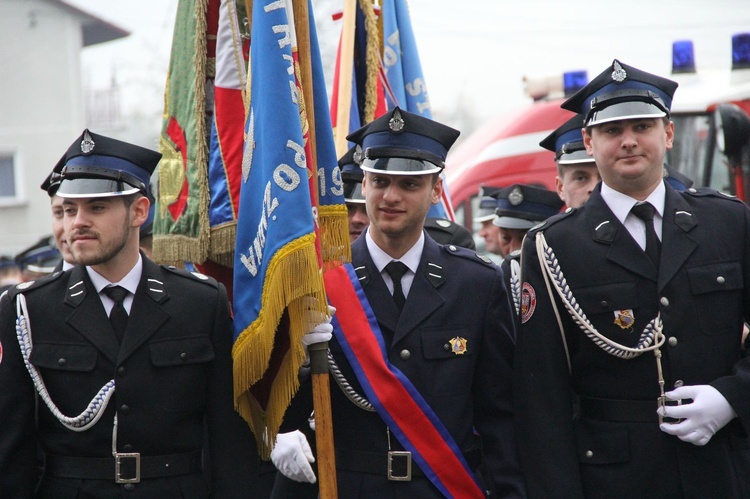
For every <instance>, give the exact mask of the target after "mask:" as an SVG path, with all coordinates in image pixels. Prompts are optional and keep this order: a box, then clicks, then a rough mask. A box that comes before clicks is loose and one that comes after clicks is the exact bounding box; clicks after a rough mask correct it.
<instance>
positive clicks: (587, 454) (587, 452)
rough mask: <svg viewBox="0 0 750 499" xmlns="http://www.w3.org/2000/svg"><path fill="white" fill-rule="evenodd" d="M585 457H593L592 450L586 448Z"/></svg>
mask: <svg viewBox="0 0 750 499" xmlns="http://www.w3.org/2000/svg"><path fill="white" fill-rule="evenodd" d="M586 457H587V458H588V459H591V458H592V457H594V451H592V450H587V451H586Z"/></svg>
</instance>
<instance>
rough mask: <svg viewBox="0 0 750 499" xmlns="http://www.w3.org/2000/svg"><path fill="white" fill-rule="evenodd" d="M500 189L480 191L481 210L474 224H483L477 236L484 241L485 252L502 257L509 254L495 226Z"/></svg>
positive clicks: (482, 188) (498, 229)
mask: <svg viewBox="0 0 750 499" xmlns="http://www.w3.org/2000/svg"><path fill="white" fill-rule="evenodd" d="M499 191H500V187H486V186H483V187H481V188H480V189H479V209H478V210H477V214H476V216H475V217H474V223H478V224H481V226H480V228H479V231H478V232H477V235H478V236H479V237H481V238H482V239H483V240H484V250H485V251H486V252H487V253H492V254H493V255H497V256H500V257H505V255H507V254H508V253H509V251H507V250H508V248H507V245H503V242H502V241H501V240H500V228H499V227H498V226H497V225H495V224H493V223H492V221H493V220H495V210H497V194H498V192H499Z"/></svg>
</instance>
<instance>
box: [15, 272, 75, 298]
mask: <svg viewBox="0 0 750 499" xmlns="http://www.w3.org/2000/svg"><path fill="white" fill-rule="evenodd" d="M63 274H64V272H61V271H59V272H55V273H54V274H50V275H47V276H44V277H42V278H41V279H37V280H36V281H26V282H22V283H19V284H16V285H15V286H13V287H11V288H8V298H10V299H11V300H15V299H16V295H18V294H20V293H25V292H27V291H32V290H35V289H39V288H42V287H44V286H46V285H47V284H49V283H51V282H55V281H56V280H57V279H59V278H60V276H62V275H63Z"/></svg>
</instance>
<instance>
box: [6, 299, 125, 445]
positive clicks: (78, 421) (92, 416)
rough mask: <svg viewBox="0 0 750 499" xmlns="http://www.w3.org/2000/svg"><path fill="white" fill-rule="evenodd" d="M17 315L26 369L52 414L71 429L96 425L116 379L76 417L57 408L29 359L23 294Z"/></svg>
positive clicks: (18, 335) (29, 322) (28, 341)
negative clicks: (67, 414) (69, 415)
mask: <svg viewBox="0 0 750 499" xmlns="http://www.w3.org/2000/svg"><path fill="white" fill-rule="evenodd" d="M16 316H17V318H16V337H17V338H18V345H19V347H20V348H21V355H22V356H23V362H24V364H25V365H26V370H27V371H29V375H30V376H31V380H32V381H33V382H34V387H36V391H37V392H39V396H40V397H41V398H42V400H43V401H44V403H45V404H47V407H48V408H49V410H50V411H51V412H52V414H53V415H54V416H55V417H56V418H57V419H58V420H59V421H60V423H62V424H63V425H64V426H65V427H66V428H68V429H69V430H72V431H86V430H88V429H89V428H91V427H92V426H94V425H95V424H96V423H97V421H99V418H101V417H102V415H103V414H104V410H105V409H106V408H107V404H108V403H109V399H110V398H112V395H113V394H114V393H115V380H110V381H109V382H108V383H107V384H105V385H104V386H103V387H102V388H101V389H100V390H99V393H97V394H96V396H94V398H93V399H91V402H90V403H89V405H88V407H86V409H84V411H83V412H82V413H81V414H79V415H78V416H75V417H68V416H66V415H64V414H63V413H62V412H60V409H58V408H57V406H56V405H55V403H54V402H52V398H51V397H50V394H49V392H48V391H47V387H46V386H45V385H44V380H43V379H42V375H41V374H40V373H39V371H38V370H37V368H36V367H35V366H34V365H33V364H32V363H31V362H30V361H29V357H30V356H31V349H32V346H33V343H32V341H31V321H30V320H29V312H28V310H27V308H26V297H25V296H24V295H23V294H19V295H18V297H17V298H16Z"/></svg>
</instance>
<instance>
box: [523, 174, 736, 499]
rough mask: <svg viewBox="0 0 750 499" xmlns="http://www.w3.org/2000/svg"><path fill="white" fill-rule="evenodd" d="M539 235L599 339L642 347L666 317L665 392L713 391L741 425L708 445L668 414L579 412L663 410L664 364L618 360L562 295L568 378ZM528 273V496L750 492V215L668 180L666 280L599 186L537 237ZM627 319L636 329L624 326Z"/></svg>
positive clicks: (531, 241)
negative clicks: (620, 416)
mask: <svg viewBox="0 0 750 499" xmlns="http://www.w3.org/2000/svg"><path fill="white" fill-rule="evenodd" d="M540 234H544V237H545V238H546V240H547V243H548V244H549V246H550V247H551V248H552V250H553V251H554V254H555V255H556V257H557V260H558V261H559V268H560V269H561V270H562V272H563V274H564V277H565V278H566V279H567V283H568V285H569V287H570V291H571V293H572V296H574V297H575V299H576V300H577V302H578V304H579V305H580V307H581V309H582V311H583V312H584V313H585V314H586V316H587V317H588V319H589V320H590V321H591V323H592V324H593V325H594V327H595V328H596V329H597V330H598V331H599V333H601V334H602V335H604V336H606V337H607V338H609V339H611V340H614V341H616V342H618V343H621V344H624V345H626V346H629V347H635V345H636V343H637V341H638V339H639V336H640V334H641V332H642V331H643V330H644V327H645V326H646V324H647V323H648V322H649V321H651V320H652V319H653V318H654V317H656V315H657V313H661V318H662V320H663V325H664V329H663V331H664V335H665V336H666V342H665V343H664V345H663V346H662V347H661V354H662V365H663V376H664V380H665V382H666V384H665V391H669V390H671V389H673V388H674V387H675V386H681V385H686V386H687V385H702V384H703V385H705V384H709V385H711V386H713V387H715V388H716V389H717V390H719V392H721V394H722V395H723V396H724V397H725V398H726V399H727V400H728V401H729V403H730V404H731V405H732V407H733V408H734V410H735V411H736V412H737V415H738V417H737V418H736V419H734V420H733V421H732V422H730V423H729V424H728V425H727V426H725V427H724V428H723V429H721V430H720V431H719V432H717V433H716V434H715V435H714V436H713V438H712V439H711V441H710V442H709V443H708V444H707V445H705V446H703V447H698V446H695V445H693V444H690V443H686V442H682V441H681V440H679V439H678V438H677V437H675V436H671V435H668V434H666V433H664V432H662V431H660V429H659V427H658V422H657V421H656V420H655V419H654V420H653V421H652V422H633V421H632V420H629V421H620V422H618V421H612V420H611V419H608V418H597V419H594V418H591V417H588V416H586V415H585V414H583V416H581V417H578V416H575V417H574V412H573V405H574V401H575V399H576V398H577V397H585V398H595V399H615V400H625V401H656V399H657V397H658V396H659V386H658V384H657V380H658V375H657V365H656V360H655V356H654V353H653V352H646V353H643V354H642V355H640V356H638V357H636V358H634V359H630V360H625V359H621V358H618V357H615V356H613V355H611V354H609V353H607V352H605V351H604V350H603V349H601V348H600V347H599V346H597V345H596V344H595V343H594V342H593V341H592V340H591V339H589V338H588V337H587V336H585V335H584V333H583V332H582V330H581V329H580V328H579V327H578V325H577V324H575V323H574V322H573V320H572V319H571V316H570V314H569V313H568V311H567V310H566V309H565V307H564V306H563V302H562V301H561V300H560V298H559V296H557V294H555V297H554V300H555V302H556V303H557V308H558V310H559V313H560V316H561V321H562V324H563V327H564V330H565V341H566V342H567V346H568V348H569V351H570V360H571V364H572V372H571V373H569V372H568V365H567V362H566V355H565V351H564V346H563V341H562V337H561V333H560V329H559V327H558V324H557V321H556V319H555V314H554V311H553V308H552V306H551V301H550V297H549V295H548V293H547V289H546V286H545V283H544V280H543V276H542V273H541V270H540V263H539V259H538V257H537V253H536V248H535V243H536V240H537V239H538V238H539V237H540ZM522 278H523V281H524V286H525V289H524V294H525V296H524V301H525V307H526V310H525V314H524V313H523V312H522V322H523V323H522V326H521V330H520V331H519V333H518V338H517V346H516V361H515V371H514V400H515V402H516V419H517V430H518V431H517V437H518V440H519V449H520V454H521V461H522V466H523V469H524V475H525V478H526V482H527V487H528V492H529V497H532V498H533V497H543V498H555V497H559V498H566V499H573V498H579V497H608V498H634V497H638V498H651V497H653V498H657V497H658V498H673V497H722V498H740V497H745V498H746V497H750V488H748V484H747V480H748V478H749V477H750V467H748V465H747V464H748V457H749V456H748V443H747V435H746V430H747V429H748V428H750V360H748V359H744V360H741V346H740V342H741V336H742V328H743V321H745V320H748V318H750V210H749V209H748V207H747V206H745V205H744V203H742V202H740V201H738V200H737V199H730V198H728V197H727V196H724V195H722V194H720V193H717V192H715V191H712V190H709V189H701V190H695V189H690V190H689V191H686V192H677V191H675V190H674V189H673V188H671V187H670V186H669V185H667V186H666V200H665V209H664V219H663V229H662V249H661V262H660V266H659V270H658V275H657V269H656V267H655V266H654V265H653V264H652V263H651V261H650V260H649V258H648V257H647V256H646V253H645V252H644V251H643V250H642V249H641V248H640V247H639V246H638V244H637V243H636V242H635V240H634V239H633V238H632V237H631V235H630V233H629V232H628V230H627V229H626V228H625V227H624V226H623V225H622V224H621V223H620V222H619V220H618V219H617V218H616V217H615V216H614V214H613V213H612V212H611V211H610V209H609V207H608V206H607V205H606V203H605V202H604V200H603V199H602V197H601V185H600V186H599V187H597V189H595V191H594V192H593V194H592V195H591V197H590V198H589V200H588V201H587V202H586V204H585V205H584V206H583V207H581V208H579V209H577V210H570V211H569V212H568V213H563V214H560V215H557V216H555V217H553V218H551V219H549V220H548V221H547V222H546V224H544V226H542V227H541V228H538V229H536V230H534V229H532V231H530V232H529V234H528V236H527V237H526V241H525V243H524V247H523V269H522ZM553 293H554V291H553ZM628 313H629V314H630V315H631V316H632V318H633V319H634V324H632V325H631V326H630V327H621V326H620V325H618V324H617V323H616V322H615V321H616V320H617V318H618V316H619V317H620V319H622V317H624V316H625V315H627V314H628ZM619 322H620V324H622V326H627V321H622V320H620V321H619ZM632 406H633V404H630V407H632ZM652 408H653V410H654V411H655V410H656V404H655V403H654V404H653V405H652Z"/></svg>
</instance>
